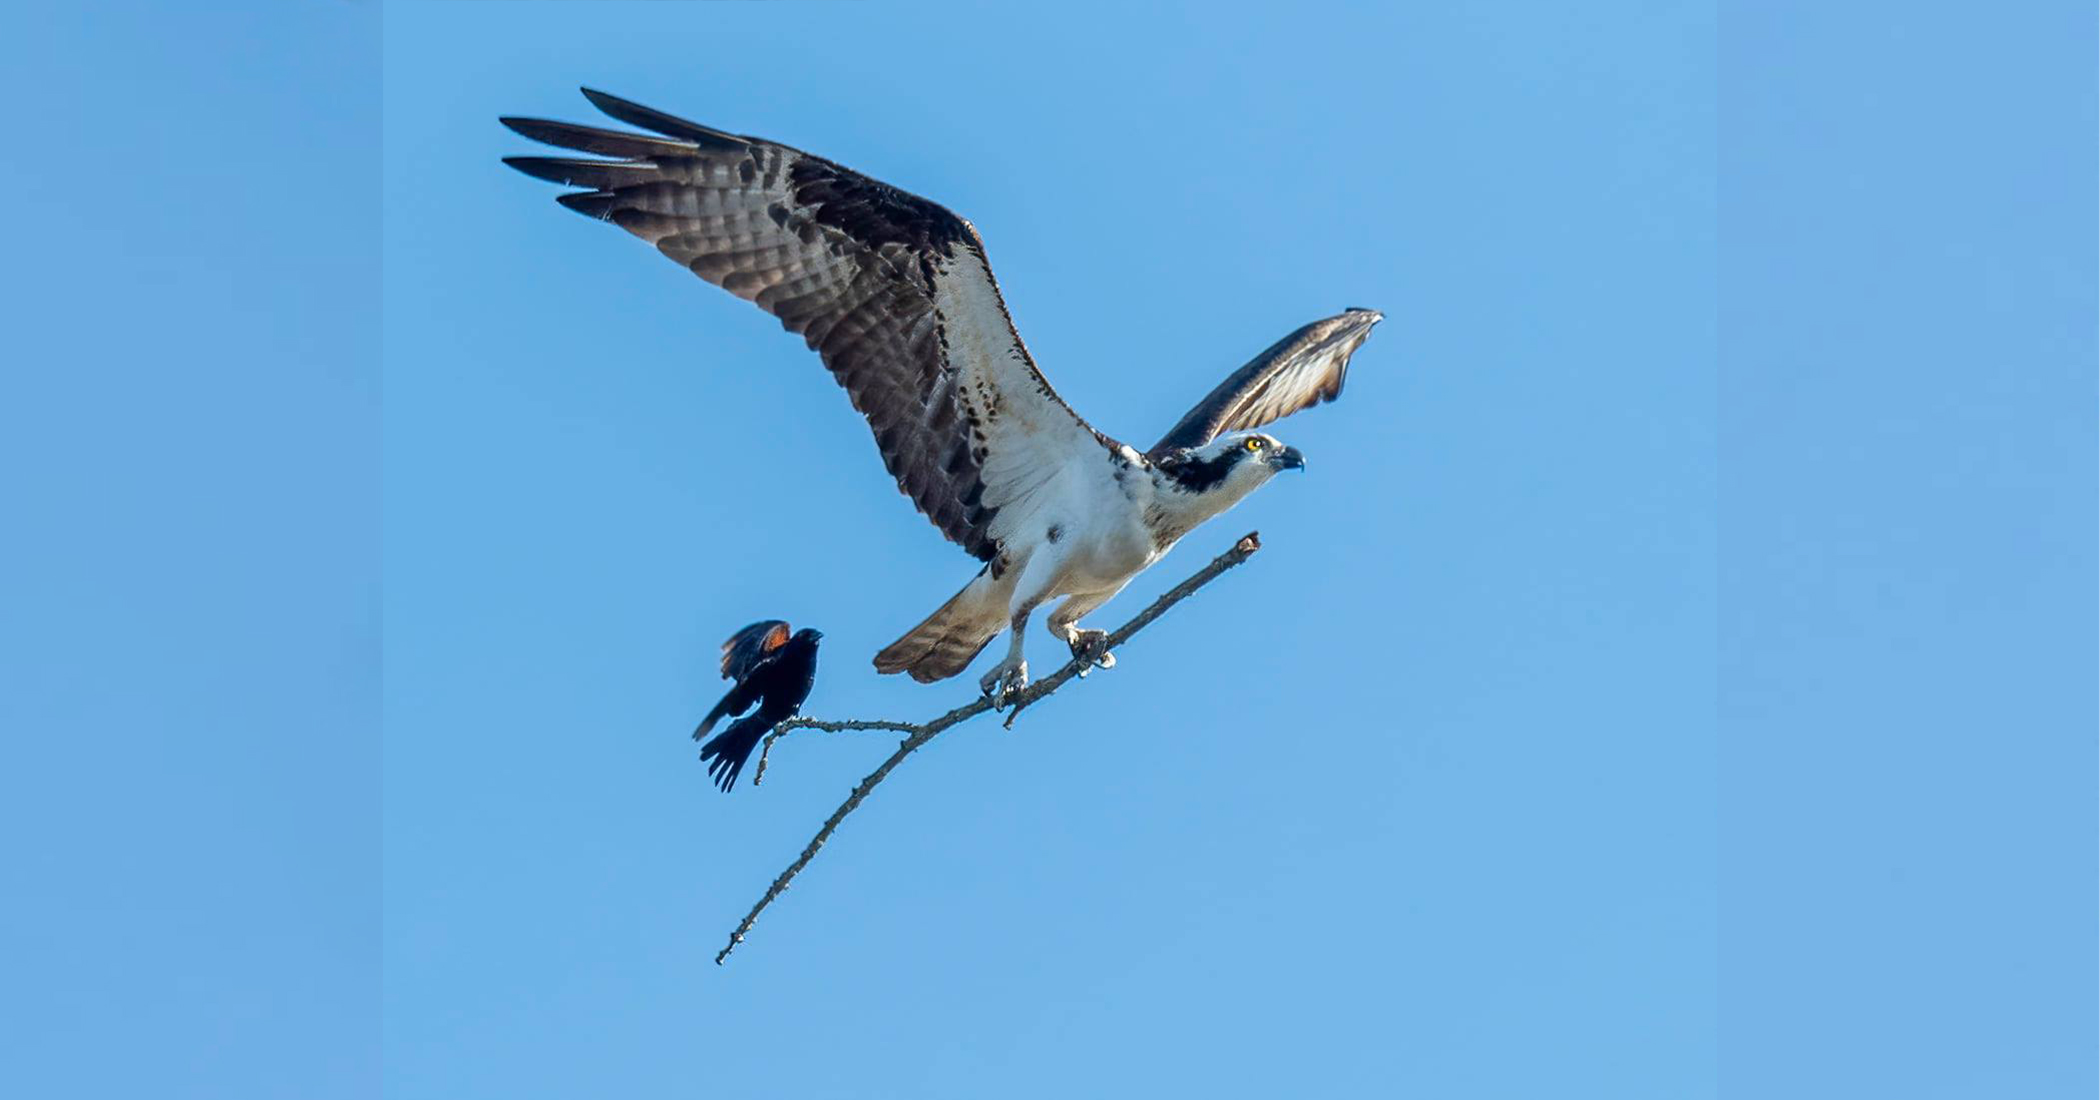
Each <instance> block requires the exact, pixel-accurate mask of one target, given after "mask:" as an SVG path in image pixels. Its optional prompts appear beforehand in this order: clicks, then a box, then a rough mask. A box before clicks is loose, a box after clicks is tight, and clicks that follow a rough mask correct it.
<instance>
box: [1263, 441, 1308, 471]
mask: <svg viewBox="0 0 2100 1100" xmlns="http://www.w3.org/2000/svg"><path fill="white" fill-rule="evenodd" d="M1269 461H1270V462H1272V463H1274V464H1275V466H1276V469H1277V470H1278V471H1279V472H1281V471H1283V470H1303V469H1305V456H1304V455H1303V454H1301V453H1299V451H1298V448H1296V447H1285V448H1283V449H1282V450H1280V451H1277V452H1276V456H1275V457H1274V458H1272V459H1270V460H1269Z"/></svg>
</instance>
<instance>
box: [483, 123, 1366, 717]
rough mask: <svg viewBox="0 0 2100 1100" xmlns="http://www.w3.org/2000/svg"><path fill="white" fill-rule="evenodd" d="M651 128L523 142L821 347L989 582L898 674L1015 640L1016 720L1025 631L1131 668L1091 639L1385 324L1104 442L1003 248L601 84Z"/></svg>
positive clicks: (1311, 345)
mask: <svg viewBox="0 0 2100 1100" xmlns="http://www.w3.org/2000/svg"><path fill="white" fill-rule="evenodd" d="M583 94H584V95H585V97H587V98H588V99H589V100H590V101H591V102H592V103H593V104H595V105H596V106H597V107H598V109H599V110H601V111H603V112H605V113H606V114H607V115H610V116H611V117H612V118H614V119H616V120H618V121H620V122H624V123H627V124H629V125H631V126H637V127H640V128H641V129H643V130H647V131H649V133H636V132H633V131H627V130H611V129H602V128H599V127H593V126H579V125H574V124H571V123H565V122H550V121H545V120H542V119H530V118H505V119H503V120H502V122H503V124H504V125H505V126H508V127H510V128H511V129H512V130H515V131H516V132H518V133H520V134H523V135H524V136H526V137H528V138H531V139H533V140H534V141H538V142H542V143H545V144H548V145H554V146H559V147H561V148H564V149H570V150H575V151H577V152H581V153H585V154H590V156H588V157H581V158H571V157H506V158H505V159H504V162H505V163H506V164H509V165H510V166H511V167H513V168H516V169H518V170H519V171H521V172H524V173H526V174H527V175H531V176H536V177H538V178H540V179H544V180H550V181H553V182H555V183H560V184H564V185H566V186H570V187H579V188H583V189H584V190H581V191H572V192H569V193H567V194H563V195H561V196H559V197H558V200H557V201H559V202H560V203H561V204H562V205H563V206H566V207H568V208H569V209H571V210H575V211H578V212H580V213H583V214H586V215H589V216H590V217H593V218H599V219H602V220H605V221H609V222H612V223H613V224H615V225H617V226H619V227H620V228H622V229H625V230H627V231H628V232H629V233H632V234H634V235H635V236H637V237H640V238H642V239H643V240H645V241H648V242H649V243H650V244H653V245H655V246H656V247H657V249H658V250H659V251H661V252H662V253H663V254H664V255H666V256H668V257H670V258H671V259H673V260H676V261H677V262H678V263H679V264H680V265H682V266H684V267H686V268H687V269H689V270H691V271H692V272H693V274H695V275H698V276H700V277H701V278H702V279H705V280H707V281H708V282H710V283H713V284H715V285H716V286H719V287H721V288H723V289H724V290H727V291H729V292H730V293H732V294H735V295H736V296H738V297H740V298H743V299H745V300H747V301H750V302H753V303H755V304H756V305H757V306H758V307H759V308H761V309H763V310H765V311H766V312H768V313H771V314H772V315H773V316H775V317H777V318H779V319H780V323H781V325H782V326H783V327H785V328H786V329H787V330H788V331H790V332H793V333H796V334H798V335H800V336H801V337H802V338H803V340H804V341H805V342H807V343H808V345H809V346H810V348H812V349H813V350H815V351H816V352H817V353H818V355H819V356H821V357H822V358H823V361H824V365H825V366H826V367H829V368H830V369H831V373H832V376H833V377H835V378H836V379H838V381H839V384H840V385H842V386H844V387H845V389H846V393H847V395H848V396H849V397H850V398H851V399H852V401H853V407H854V408H856V409H858V410H859V411H860V412H861V414H862V415H863V416H865V417H866V418H867V420H868V424H869V426H870V427H871V428H873V429H874V432H875V442H876V445H877V447H878V448H879V449H880V450H881V452H882V460H883V464H884V465H885V466H887V467H888V468H889V472H890V473H891V474H892V475H893V476H895V477H896V479H897V486H898V488H900V489H902V490H903V491H904V494H905V495H906V496H909V497H910V498H911V499H912V502H913V503H914V504H916V505H917V506H918V508H919V511H921V512H922V513H924V514H925V515H926V517H927V518H928V519H930V520H932V521H933V524H934V526H936V527H938V528H940V530H941V533H942V534H944V535H946V536H947V537H948V538H949V539H951V540H953V541H955V542H956V543H958V544H960V545H961V546H962V548H963V549H964V550H967V551H968V552H969V553H970V554H971V555H972V556H973V557H976V558H977V559H979V560H980V561H983V562H984V563H985V564H984V566H983V567H982V568H981V569H980V570H979V572H978V574H977V576H976V578H975V579H973V580H972V581H970V583H969V584H967V585H965V586H964V587H963V589H962V591H961V592H959V593H957V594H956V595H955V597H954V598H953V599H950V600H949V601H948V602H947V603H945V604H943V605H941V608H940V609H939V610H938V611H935V612H934V613H933V614H932V615H930V616H928V617H927V619H926V621H924V622H922V623H920V624H919V625H918V626H916V627H914V628H912V630H911V631H910V632H909V633H907V634H905V635H904V637H902V638H899V639H898V640H897V641H896V642H894V643H893V644H891V645H890V646H889V647H887V648H885V649H884V650H883V651H882V652H881V653H879V654H877V655H876V656H875V667H876V668H877V669H878V670H880V671H882V672H885V673H892V672H903V673H907V674H909V675H910V676H911V677H912V678H913V679H915V680H918V681H920V682H922V683H925V682H930V681H934V680H941V679H945V678H947V677H950V676H954V675H956V674H957V673H960V672H961V671H963V669H965V668H967V667H969V664H970V662H971V661H972V660H973V659H974V658H975V657H976V656H977V654H978V653H979V652H981V651H982V650H983V649H984V647H985V646H986V645H987V644H989V643H990V642H991V641H992V639H994V638H996V637H998V636H999V634H1000V632H1002V631H1010V632H1011V641H1010V648H1009V649H1008V651H1007V655H1006V657H1005V659H1004V660H1002V661H1000V662H999V664H998V665H997V666H996V667H994V668H992V669H991V670H990V671H989V672H987V673H986V674H985V675H984V677H983V678H982V679H981V680H980V681H979V684H980V686H981V687H982V688H983V689H984V691H985V692H986V693H987V694H989V695H992V696H993V697H994V701H995V702H1000V703H1003V702H1005V701H1007V700H1008V699H1009V698H1010V697H1011V694H1012V693H1013V692H1015V691H1017V690H1019V689H1020V688H1022V687H1024V686H1026V685H1027V683H1028V664H1027V662H1026V660H1024V659H1023V656H1022V635H1023V633H1024V629H1023V628H1024V627H1026V626H1027V623H1028V620H1029V617H1030V616H1031V615H1032V614H1034V613H1035V611H1036V610H1037V609H1038V608H1040V607H1042V606H1043V605H1044V604H1045V603H1047V602H1049V601H1051V600H1054V599H1056V598H1058V597H1063V598H1064V602H1063V603H1062V604H1061V605H1059V606H1058V607H1057V608H1056V610H1054V611H1052V612H1051V613H1050V616H1049V627H1050V631H1051V633H1052V634H1054V635H1056V636H1057V637H1058V638H1060V639H1062V640H1063V641H1064V642H1065V643H1066V644H1067V645H1068V646H1069V647H1070V648H1071V650H1072V654H1073V656H1074V657H1075V658H1078V657H1085V658H1090V659H1091V660H1092V662H1093V664H1094V665H1095V666H1097V667H1101V668H1107V667H1110V666H1112V665H1113V664H1114V657H1113V656H1112V655H1111V654H1109V653H1108V652H1107V650H1106V647H1105V644H1104V643H1105V642H1106V639H1107V633H1106V632H1105V631H1100V630H1088V629H1084V628H1082V627H1080V625H1079V620H1080V618H1081V617H1082V616H1084V615H1086V614H1087V613H1088V612H1090V611H1093V610H1094V609H1095V608H1097V607H1100V606H1101V605H1102V604H1103V603H1106V602H1107V601H1108V600H1109V598H1110V597H1112V596H1114V595H1115V594H1116V593H1117V592H1118V591H1120V590H1121V589H1122V588H1123V586H1124V585H1126V584H1128V583H1129V582H1130V580H1131V578H1132V577H1135V576H1137V575H1138V574H1139V573H1141V572H1143V571H1144V570H1145V569H1146V568H1147V567H1149V566H1150V565H1152V563H1154V562H1156V561H1158V560H1159V559H1160V557H1161V556H1162V555H1164V554H1165V553H1166V552H1167V550H1168V549H1169V548H1171V547H1172V546H1173V545H1174V543H1175V542H1176V541H1177V540H1179V539H1180V538H1181V537H1182V536H1183V535H1186V534H1188V533H1189V531H1191V530H1193V529H1194V528H1195V527H1196V526H1197V525H1198V524H1200V523H1202V522H1203V521H1205V520H1207V519H1210V518H1211V517H1212V516H1215V515H1217V514H1218V513H1220V512H1223V511H1224V510H1226V509H1227V508H1230V507H1232V506H1233V505H1234V504H1237V503H1238V502H1239V501H1240V500H1242V499H1244V498H1245V497H1246V496H1247V494H1248V493H1251V492H1253V491H1254V490H1255V489H1257V488H1259V487H1261V486H1262V485H1263V484H1264V483H1266V482H1267V481H1268V480H1269V479H1270V478H1271V477H1274V476H1275V475H1276V474H1277V473H1278V472H1280V471H1283V470H1292V469H1299V468H1302V467H1303V466H1304V465H1305V460H1304V458H1303V457H1302V456H1301V455H1300V454H1299V453H1298V451H1297V449H1296V448H1293V447H1287V446H1285V445H1283V444H1282V443H1279V442H1278V441H1277V440H1276V439H1275V438H1274V437H1272V436H1269V435H1266V434H1263V433H1261V432H1258V431H1255V430H1253V429H1256V428H1259V427H1261V426H1262V425H1265V424H1268V423H1270V422H1272V421H1275V420H1278V419H1281V418H1283V417H1285V416H1288V415H1290V414H1291V413H1294V412H1297V411H1298V410H1300V409H1304V408H1307V407H1309V406H1312V405H1315V404H1319V403H1321V402H1324V401H1331V400H1333V399H1334V398H1335V397H1336V396H1337V395H1339V394H1340V393H1341V390H1342V376H1343V373H1344V372H1345V371H1346V369H1347V368H1348V365H1349V357H1350V355H1351V354H1353V353H1354V352H1355V351H1356V349H1357V347H1359V346H1360V345H1361V344H1362V343H1363V342H1364V340H1365V338H1366V337H1368V336H1369V335H1370V333H1371V326H1373V325H1375V324H1377V323H1378V322H1379V320H1381V319H1382V315H1381V314H1379V313H1377V312H1376V311H1373V310H1366V309H1351V310H1348V311H1347V312H1344V313H1341V314H1339V315H1337V316H1334V317H1329V318H1326V319H1324V320H1320V321H1315V322H1313V323H1312V324H1309V325H1306V326H1305V327H1303V328H1300V329H1299V330H1297V331H1296V332H1293V333H1291V334H1290V335H1288V336H1286V337H1284V338H1283V339H1282V340H1279V341H1277V342H1276V343H1275V344H1274V345H1272V346H1270V347H1269V348H1268V350H1266V351H1264V352H1262V353H1261V354H1260V355H1257V356H1255V357H1254V359H1253V360H1252V361H1251V362H1249V363H1248V364H1247V365H1246V366H1244V367H1241V368H1240V369H1239V370H1237V371H1235V372H1234V373H1233V374H1232V376H1231V377H1229V378H1227V379H1226V380H1225V381H1224V382H1223V383H1221V384H1220V385H1219V386H1218V388H1216V389H1215V390H1212V391H1211V392H1210V395H1209V396H1207V397H1205V398H1204V399H1203V400H1202V401H1200V402H1198V403H1197V405H1196V407H1195V408H1193V409H1190V410H1189V412H1188V415H1186V416H1184V417H1182V418H1181V421H1180V423H1177V424H1175V425H1174V427H1173V428H1171V429H1169V430H1168V432H1167V433H1166V435H1164V436H1162V437H1161V438H1160V440H1159V442H1157V443H1155V444H1153V445H1152V447H1151V449H1149V450H1146V451H1142V452H1141V451H1138V450H1136V449H1135V448H1132V447H1130V446H1127V445H1125V444H1123V443H1120V442H1117V441H1116V440H1114V439H1111V438H1109V437H1108V436H1106V435H1104V434H1102V433H1101V432H1100V431H1098V430H1097V429H1095V428H1094V427H1093V426H1092V425H1090V424H1088V423H1087V422H1086V421H1085V420H1083V419H1081V418H1080V416H1079V415H1078V414H1077V413H1075V412H1073V411H1072V409H1071V407H1070V406H1068V405H1066V404H1065V402H1064V401H1063V399H1061V398H1059V397H1058V395H1057V391H1055V390H1053V389H1051V388H1050V383H1049V382H1048V381H1046V380H1045V379H1044V378H1043V375H1042V373H1041V372H1040V371H1038V370H1037V369H1036V365H1035V361H1034V359H1033V358H1031V357H1030V356H1029V354H1028V349H1027V348H1026V347H1025V346H1023V344H1022V343H1021V337H1020V336H1019V334H1017V333H1016V332H1015V331H1014V326H1013V320H1012V318H1011V317H1009V316H1008V315H1007V312H1006V303H1005V302H1004V301H1003V300H1002V299H1001V298H1000V296H999V285H998V283H997V282H996V281H995V280H994V279H993V278H992V269H991V265H990V264H989V263H988V262H987V261H986V259H985V253H984V243H983V242H982V241H981V240H980V239H979V238H978V236H977V231H976V229H974V228H973V227H972V226H971V225H970V223H969V222H967V221H964V220H963V219H962V218H959V217H957V216H956V215H955V214H953V213H951V212H949V211H948V210H947V209H946V208H944V207H942V206H939V205H937V204H935V203H932V202H929V201H927V200H925V199H922V198H920V197H918V196H916V195H912V194H908V193H906V192H904V191H900V190H898V189H896V188H894V187H891V186H889V185H888V184H885V183H882V182H880V181H878V180H873V179H870V178H868V177H866V176H863V175H861V174H859V173H857V172H854V171H851V170H849V169H847V168H844V167H842V166H840V165H838V164H835V163H833V162H831V161H828V160H825V159H824V158H822V157H819V156H815V155H812V154H810V153H805V152H802V151H801V150H798V149H792V148H789V147H788V146H785V145H780V144H778V143H775V142H771V141H765V140H763V139H760V138H755V137H744V136H740V135H737V134H730V133H725V132H723V131H721V130H716V129H712V128H710V127H706V126H701V125H699V124H697V123H693V122H688V121H686V120H684V119H681V118H676V117H674V116H671V115H667V114H664V113H662V112H660V111H656V110H652V109H650V108H648V107H643V106H641V105H639V104H636V103H630V102H628V101H627V100H624V99H619V98H617V97H614V96H610V95H606V94H605V93H603V92H596V91H592V90H590V89H588V88H586V89H584V90H583Z"/></svg>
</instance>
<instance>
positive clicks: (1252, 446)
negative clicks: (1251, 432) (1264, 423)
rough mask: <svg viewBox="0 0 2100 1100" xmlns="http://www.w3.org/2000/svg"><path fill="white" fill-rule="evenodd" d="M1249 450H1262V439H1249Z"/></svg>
mask: <svg viewBox="0 0 2100 1100" xmlns="http://www.w3.org/2000/svg"><path fill="white" fill-rule="evenodd" d="M1247 449H1248V450H1250V451H1258V450H1261V439H1260V437H1256V438H1253V439H1249V440H1248V441H1247Z"/></svg>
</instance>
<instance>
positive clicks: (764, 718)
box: [693, 619, 824, 791]
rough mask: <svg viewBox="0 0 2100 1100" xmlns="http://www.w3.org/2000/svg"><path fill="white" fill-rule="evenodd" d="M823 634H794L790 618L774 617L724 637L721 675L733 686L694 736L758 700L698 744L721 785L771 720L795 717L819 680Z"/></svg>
mask: <svg viewBox="0 0 2100 1100" xmlns="http://www.w3.org/2000/svg"><path fill="white" fill-rule="evenodd" d="M823 637H824V635H823V634H822V633H821V632H819V631H815V630H810V629H807V628H804V629H802V630H798V631H796V632H795V633H794V634H793V635H792V636H790V635H789V634H788V624H786V623H784V622H781V621H780V620H778V619H767V620H765V621H764V622H757V623H752V624H751V625H750V626H747V627H745V628H744V629H742V630H739V631H737V632H736V633H735V634H732V635H730V636H729V640H728V641H726V642H723V643H722V678H723V679H725V680H735V681H736V686H735V687H733V688H730V689H729V694H727V695H724V696H722V701H721V702H719V703H716V704H715V709H713V710H711V711H708V712H707V717H706V718H704V719H702V720H701V722H700V728H699V729H696V730H694V731H693V740H695V741H698V740H700V739H701V738H703V737H706V736H707V731H708V730H711V729H713V728H714V726H715V723H716V722H718V721H720V720H721V718H722V716H723V715H725V714H736V713H740V712H741V711H743V710H744V709H745V708H747V707H750V706H751V705H752V704H753V703H756V704H757V705H758V708H757V709H756V710H753V711H752V712H751V713H749V714H746V715H744V716H743V717H742V718H739V719H737V720H736V721H734V722H731V723H730V724H729V728H728V729H726V730H723V731H722V733H721V735H720V736H718V737H716V738H715V739H714V740H712V741H709V742H707V743H706V744H704V745H701V746H700V759H702V760H705V761H707V774H708V775H709V776H710V777H711V778H713V779H714V781H715V785H716V786H719V787H721V788H722V789H723V790H724V791H727V790H729V788H730V787H732V786H735V785H736V777H737V776H738V775H739V774H741V773H742V772H743V770H744V761H746V760H749V759H751V750H752V749H755V748H757V747H758V743H759V741H760V740H761V739H763V738H764V737H765V735H766V733H767V732H768V731H770V730H771V729H772V728H773V727H774V726H777V725H779V724H780V723H782V722H784V721H786V720H788V719H789V718H793V717H794V716H795V712H796V711H798V710H801V709H802V701H803V700H804V699H807V698H809V689H810V688H811V686H813V685H814V684H815V683H816V682H817V642H818V641H820V640H821V639H822V638H823Z"/></svg>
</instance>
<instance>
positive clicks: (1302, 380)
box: [1145, 309, 1385, 459]
mask: <svg viewBox="0 0 2100 1100" xmlns="http://www.w3.org/2000/svg"><path fill="white" fill-rule="evenodd" d="M1384 319H1385V314H1383V313H1380V312H1378V311H1377V310H1375V309H1352V310H1349V311H1348V312H1346V313H1340V314H1336V315H1335V316H1333V317H1328V318H1325V319H1323V320H1319V321H1314V322H1313V323H1312V324H1309V325H1306V326H1305V327H1303V328H1300V329H1299V330H1298V331H1296V332H1293V333H1291V334H1290V335H1289V336H1286V337H1284V338H1283V339H1281V340H1278V341H1276V342H1275V343H1273V344H1270V345H1269V346H1268V348H1267V350H1265V351H1263V352H1262V353H1261V354H1260V355H1257V356H1255V357H1254V358H1253V359H1251V360H1249V361H1248V362H1247V365H1246V366H1244V367H1241V368H1240V369H1238V370H1236V371H1233V372H1232V377H1230V378H1227V379H1226V380H1225V381H1223V382H1220V383H1218V388H1217V389H1214V390H1212V391H1210V394H1209V396H1207V397H1205V398H1204V399H1203V400H1201V401H1198V402H1197V403H1196V407H1195V408H1193V409H1190V410H1189V411H1188V415H1186V416H1183V417H1182V418H1181V422H1180V423H1178V424H1176V425H1174V426H1173V427H1172V428H1170V429H1168V431H1167V434H1166V435H1164V436H1161V437H1160V440H1159V442H1157V443H1155V444H1153V445H1152V449H1151V450H1150V451H1147V452H1145V454H1146V457H1148V458H1153V459H1157V458H1159V457H1160V456H1162V455H1164V454H1166V453H1167V452H1169V451H1174V450H1179V449H1183V448H1187V447H1201V446H1202V445H1204V444H1205V443H1208V442H1210V441H1211V440H1213V439H1216V438H1217V437H1218V436H1220V435H1222V434H1224V433H1225V432H1236V431H1245V430H1247V429H1249V428H1259V427H1261V426H1262V425H1264V424H1270V423H1274V422H1275V421H1278V420H1281V419H1283V418H1284V417H1286V416H1289V415H1291V414H1292V413H1294V412H1297V411H1299V410H1300V409H1309V408H1311V407H1312V406H1314V405H1318V404H1321V403H1323V402H1327V401H1332V400H1334V399H1335V398H1337V397H1340V396H1341V395H1342V376H1343V375H1344V374H1345V373H1347V372H1348V370H1349V357H1350V356H1351V355H1354V354H1356V349H1357V348H1359V347H1361V346H1363V342H1364V341H1365V340H1368V339H1370V337H1371V326H1373V325H1376V324H1377V323H1378V322H1380V321H1382V320H1384Z"/></svg>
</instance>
